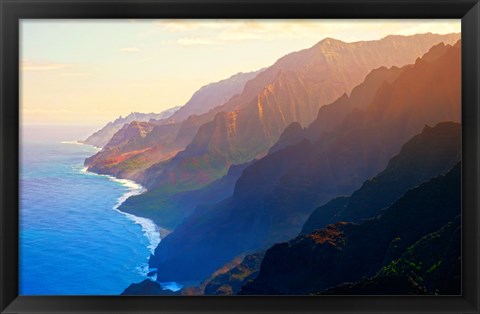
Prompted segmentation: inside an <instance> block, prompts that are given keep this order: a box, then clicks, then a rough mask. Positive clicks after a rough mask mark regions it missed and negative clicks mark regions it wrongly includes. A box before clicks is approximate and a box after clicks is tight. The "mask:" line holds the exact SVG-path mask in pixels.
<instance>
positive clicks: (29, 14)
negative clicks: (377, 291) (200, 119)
mask: <svg viewBox="0 0 480 314" xmlns="http://www.w3.org/2000/svg"><path fill="white" fill-rule="evenodd" d="M479 17H480V4H479V2H478V1H477V0H418V1H415V0H389V1H387V0H356V1H355V0H336V1H333V0H324V1H320V0H315V1H305V0H301V1H295V0H283V1H282V0H259V1H254V0H248V1H238V0H222V1H219V0H200V1H193V0H176V1H175V0H163V1H162V0H140V1H135V0H35V1H34V0H26V1H25V0H0V21H1V24H0V25H1V26H0V27H1V38H0V45H1V50H0V51H1V58H0V62H1V64H0V69H2V75H1V78H0V80H1V81H0V95H1V104H0V105H1V106H0V187H1V189H0V200H1V205H0V214H1V224H0V240H1V246H0V250H1V263H0V276H1V277H0V311H1V313H27V312H28V313H54V312H55V313H100V312H102V313H109V312H110V313H143V312H148V313H177V312H188V313H196V312H205V313H206V312H209V313H216V312H218V313H266V312H270V313H273V312H278V313H357V312H358V313H360V312H362V313H380V312H381V313H387V312H388V313H479V304H478V302H479V296H480V294H479V293H480V290H479V274H480V272H479V253H480V251H479V229H480V228H479V226H480V220H479V215H478V209H479V207H478V205H479V192H480V191H479V179H480V172H479V161H480V159H479V157H480V156H479V149H480V146H479V140H480V138H479V131H480V115H479V114H480V111H479V105H480V103H479V89H480V86H479V78H480V71H479V58H480V51H479V50H480V49H479V45H480V20H479ZM22 18H34V19H35V18H52V19H57V18H76V19H84V18H107V19H112V18H117V19H120V18H461V20H462V128H463V129H462V131H463V132H462V141H463V148H462V149H463V152H462V153H463V159H462V162H463V165H462V193H463V194H462V202H463V204H462V233H463V234H462V295H461V296H322V297H309V296H306V297H299V296H288V297H275V296H268V297H267V296H265V297H264V296H261V297H260V296H235V297H213V296H208V297H207V296H202V297H199V296H192V297H166V296H162V297H154V296H152V297H146V296H145V297H143V296H122V297H121V296H118V297H112V296H104V297H83V296H82V297H75V296H65V297H30V296H19V295H18V280H17V279H18V169H19V160H18V148H19V110H18V108H19V105H18V104H19V19H22Z"/></svg>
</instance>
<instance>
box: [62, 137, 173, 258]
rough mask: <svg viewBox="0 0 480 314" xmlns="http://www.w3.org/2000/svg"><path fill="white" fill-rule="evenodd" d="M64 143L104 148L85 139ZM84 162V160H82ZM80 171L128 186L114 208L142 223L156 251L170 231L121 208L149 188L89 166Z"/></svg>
mask: <svg viewBox="0 0 480 314" xmlns="http://www.w3.org/2000/svg"><path fill="white" fill-rule="evenodd" d="M61 143H62V144H72V145H85V146H90V147H93V148H95V149H96V150H97V151H100V150H101V149H102V148H101V147H97V146H95V145H91V144H87V143H84V142H83V141H80V140H76V141H62V142H61ZM82 164H83V162H82ZM80 172H82V173H83V174H86V175H95V176H101V177H106V178H108V179H109V180H110V181H113V182H116V183H120V184H121V185H122V186H124V187H126V188H127V189H128V190H129V191H127V192H126V193H124V194H123V195H122V196H120V197H119V198H118V200H117V203H116V204H115V206H114V207H113V208H112V209H113V210H115V211H117V212H118V213H120V214H122V215H124V216H125V217H127V218H128V219H129V220H131V221H133V222H134V223H135V224H137V225H140V226H141V227H142V231H143V233H144V235H145V237H146V238H147V239H148V242H149V243H150V244H149V245H148V247H147V248H148V249H149V250H150V254H151V255H153V253H154V252H155V248H156V247H157V246H158V244H159V243H160V241H161V240H162V238H164V237H165V236H166V235H167V234H168V233H169V231H168V230H165V229H163V228H161V227H159V226H157V225H156V224H155V222H154V221H153V220H151V219H149V218H145V217H140V216H136V215H133V214H130V213H126V212H123V211H121V210H120V206H121V205H122V204H123V203H124V202H125V201H126V200H127V199H128V198H130V197H131V196H135V195H140V194H142V193H144V192H146V191H147V189H146V188H145V187H144V186H142V185H141V184H140V183H138V182H135V181H133V180H129V179H120V178H117V177H115V176H112V175H108V174H99V173H96V172H93V171H90V170H88V167H83V168H82V169H81V170H80Z"/></svg>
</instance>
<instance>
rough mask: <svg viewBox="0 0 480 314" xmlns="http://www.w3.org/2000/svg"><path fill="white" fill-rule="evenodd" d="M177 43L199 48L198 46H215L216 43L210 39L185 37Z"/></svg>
mask: <svg viewBox="0 0 480 314" xmlns="http://www.w3.org/2000/svg"><path fill="white" fill-rule="evenodd" d="M177 43H178V44H179V45H181V46H194V45H196V46H198V45H213V44H215V42H214V41H213V40H212V39H209V38H201V37H184V38H180V39H179V40H178V41H177Z"/></svg>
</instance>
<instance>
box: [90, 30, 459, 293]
mask: <svg viewBox="0 0 480 314" xmlns="http://www.w3.org/2000/svg"><path fill="white" fill-rule="evenodd" d="M459 39H460V34H446V35H437V34H431V33H429V34H417V35H412V36H398V35H392V36H387V37H385V38H383V39H380V40H375V41H361V42H354V43H346V42H342V41H340V40H336V39H332V38H326V39H324V40H322V41H320V42H319V43H317V44H316V45H314V46H312V47H311V48H308V49H304V50H301V51H297V52H293V53H291V54H288V55H286V56H284V57H282V58H280V59H279V60H277V61H276V62H275V63H274V64H273V65H272V66H270V67H267V68H264V69H262V70H260V71H257V72H250V73H239V74H236V75H234V76H232V77H230V78H228V79H226V80H222V81H220V82H216V83H212V84H209V85H207V86H204V87H203V88H201V89H200V90H198V91H197V92H196V93H195V94H194V95H193V96H192V98H191V99H190V101H189V102H188V103H187V104H186V105H185V106H183V107H181V108H180V109H178V110H176V111H175V113H173V114H172V115H169V116H168V117H167V116H166V117H164V118H161V119H148V120H146V118H144V119H143V120H142V119H137V120H134V119H133V120H132V118H129V117H130V116H129V117H127V118H125V119H123V118H122V119H117V120H116V121H114V122H112V123H110V124H109V125H107V126H106V127H105V128H104V129H102V130H101V131H99V132H97V133H98V134H97V135H95V136H96V138H97V139H100V138H101V136H100V135H102V136H104V137H107V135H108V134H111V133H114V134H111V135H108V136H110V139H109V140H108V141H107V142H104V143H103V145H102V147H103V148H102V150H101V151H100V152H98V153H97V154H96V155H94V156H92V157H90V158H88V159H87V160H86V161H85V165H86V166H87V167H88V169H89V170H90V171H94V172H97V173H101V174H110V175H114V176H116V177H119V178H128V179H132V180H135V181H137V182H139V183H141V184H142V185H144V186H145V187H146V188H147V189H148V190H147V192H145V193H143V194H141V195H138V196H133V197H130V198H129V199H127V200H126V201H125V202H124V203H123V204H122V205H121V207H120V210H122V211H124V212H127V213H131V214H134V215H137V216H141V217H147V218H150V219H152V220H153V221H154V222H155V223H156V224H157V225H158V226H159V228H161V229H166V230H167V231H168V235H167V236H166V237H164V238H162V241H161V242H160V244H159V245H158V247H157V248H156V249H155V252H154V254H153V255H152V256H151V257H150V261H149V266H150V268H151V269H153V271H152V273H155V278H156V281H157V282H152V281H150V280H146V281H144V282H142V283H139V284H132V285H131V286H130V287H128V289H127V290H126V291H125V292H124V294H161V295H164V294H170V295H172V294H173V295H178V294H181V295H189V294H214V295H219V294H237V293H238V294H358V293H371V294H381V293H382V291H383V292H385V291H387V292H388V293H400V294H410V293H413V294H447V293H457V292H458V291H459V290H458V288H459V269H458V266H459V251H458V248H459V246H458V240H459V231H458V230H459V228H460V226H459V218H458V217H459V215H460V209H459V208H460V202H459V195H460V193H459V187H460V184H459V182H460V181H459V180H460V179H459V176H460V162H461V125H460V124H459V123H460V122H461V41H460V40H459ZM128 119H130V120H128ZM127 120H128V121H127ZM114 128H117V130H116V131H115V132H113V131H112V130H113V129H114ZM108 132H110V133H108ZM92 136H93V135H92ZM95 136H94V138H95ZM435 210H438V212H437V213H435ZM442 246H446V247H447V249H446V250H444V251H442V250H440V247H442ZM354 261H355V263H354ZM352 263H354V264H352ZM325 269H327V270H328V271H325ZM167 281H177V282H194V281H195V282H201V284H200V285H199V286H197V287H194V288H185V289H182V290H181V291H180V292H177V293H173V292H165V290H164V289H163V287H161V286H160V284H159V282H167ZM383 289H384V290H383Z"/></svg>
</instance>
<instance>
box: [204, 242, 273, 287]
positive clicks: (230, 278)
mask: <svg viewBox="0 0 480 314" xmlns="http://www.w3.org/2000/svg"><path fill="white" fill-rule="evenodd" d="M264 255H265V252H261V253H255V254H249V255H247V256H245V258H244V259H243V261H242V262H241V263H240V264H239V265H238V266H236V267H234V268H232V269H231V270H229V271H227V272H225V273H222V274H220V275H217V276H215V277H214V278H212V279H211V280H210V281H209V282H208V284H207V285H206V286H205V290H204V294H205V295H234V294H237V293H238V292H239V291H240V288H241V287H242V286H243V285H245V284H246V283H248V282H250V281H251V280H253V279H255V278H256V277H257V275H258V272H259V271H260V264H261V262H262V259H263V256H264Z"/></svg>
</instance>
